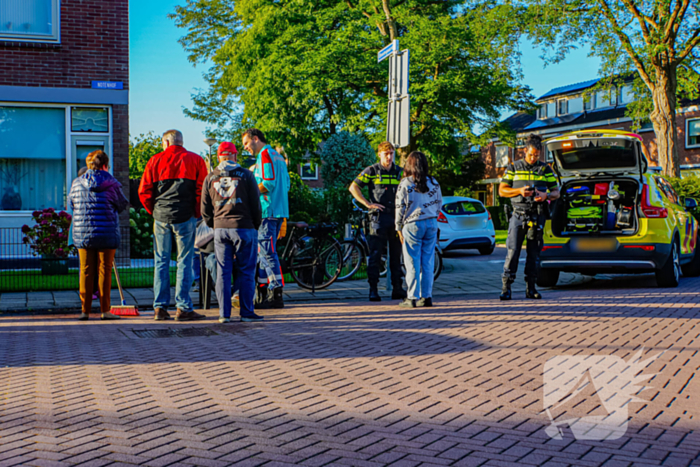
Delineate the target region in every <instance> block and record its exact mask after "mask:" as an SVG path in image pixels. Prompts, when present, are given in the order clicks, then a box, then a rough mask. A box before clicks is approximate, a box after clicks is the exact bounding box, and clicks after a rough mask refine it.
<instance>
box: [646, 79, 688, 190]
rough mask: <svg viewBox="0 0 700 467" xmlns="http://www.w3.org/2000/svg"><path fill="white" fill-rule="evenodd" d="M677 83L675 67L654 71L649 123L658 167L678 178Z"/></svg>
mask: <svg viewBox="0 0 700 467" xmlns="http://www.w3.org/2000/svg"><path fill="white" fill-rule="evenodd" d="M677 86H678V82H677V76H676V68H675V67H671V66H669V67H663V68H661V67H660V68H657V69H656V86H655V88H654V90H653V91H652V99H653V101H654V111H653V112H652V113H651V115H650V118H651V123H652V124H653V125H654V133H656V145H657V150H658V154H659V165H660V166H661V169H662V170H663V173H664V175H668V176H669V177H679V176H680V174H681V172H680V163H679V157H678V148H677V147H676V143H677V141H678V139H677V138H678V131H677V128H676V90H677Z"/></svg>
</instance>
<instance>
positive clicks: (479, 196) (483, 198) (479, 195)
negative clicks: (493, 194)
mask: <svg viewBox="0 0 700 467" xmlns="http://www.w3.org/2000/svg"><path fill="white" fill-rule="evenodd" d="M486 194H487V193H486V192H485V191H477V192H476V193H474V197H475V198H476V199H478V200H479V201H481V204H484V205H485V204H486Z"/></svg>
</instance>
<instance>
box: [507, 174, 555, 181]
mask: <svg viewBox="0 0 700 467" xmlns="http://www.w3.org/2000/svg"><path fill="white" fill-rule="evenodd" d="M513 180H525V181H528V180H532V181H546V180H547V177H545V176H544V175H535V174H531V173H528V174H527V175H519V174H516V175H515V176H514V177H513Z"/></svg>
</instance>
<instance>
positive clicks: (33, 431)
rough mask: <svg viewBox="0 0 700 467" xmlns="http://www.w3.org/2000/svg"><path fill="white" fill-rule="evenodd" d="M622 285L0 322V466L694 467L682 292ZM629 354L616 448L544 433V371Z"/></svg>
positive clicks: (694, 358) (694, 391)
mask: <svg viewBox="0 0 700 467" xmlns="http://www.w3.org/2000/svg"><path fill="white" fill-rule="evenodd" d="M637 283H638V280H637ZM624 285H625V287H624V288H620V287H615V284H612V285H609V286H608V287H599V288H594V287H593V286H581V287H579V288H573V289H570V290H557V291H549V292H548V293H547V295H546V296H545V300H542V301H534V300H529V301H526V300H523V299H519V300H514V301H512V302H505V303H504V302H500V301H498V300H497V299H494V297H493V296H492V295H476V294H472V295H465V296H459V295H455V296H452V297H449V298H448V297H445V298H442V299H440V300H439V301H438V300H436V302H437V305H438V306H436V307H434V308H432V309H429V308H421V309H415V310H406V309H400V308H398V307H397V306H396V304H395V303H396V302H393V303H391V302H381V303H379V304H373V303H369V302H357V301H354V302H342V301H338V302H329V301H326V302H322V303H309V304H296V305H294V304H293V305H291V306H288V307H287V308H285V309H284V310H280V311H277V312H274V313H267V314H266V320H265V322H263V323H232V324H227V325H222V324H218V322H217V321H216V318H215V315H216V311H210V312H208V315H209V317H210V318H209V319H208V320H206V321H205V322H199V323H196V324H193V323H176V322H173V321H170V322H165V323H163V322H155V321H153V320H152V319H151V318H152V313H151V314H149V313H146V314H144V316H142V317H140V318H131V319H124V320H121V321H119V322H102V321H99V320H97V319H92V320H90V321H89V322H87V323H81V322H78V321H75V319H74V318H75V316H74V315H70V316H67V315H66V316H64V315H44V316H4V317H0V343H1V344H0V465H8V466H9V465H31V466H69V465H93V466H103V465H113V466H116V465H149V466H166V465H182V466H192V465H196V466H226V465H249V466H254V465H265V466H284V465H308V466H324V465H344V466H358V467H361V466H384V465H392V466H419V465H420V466H447V465H454V466H478V465H483V466H533V465H545V466H551V467H553V466H565V465H574V466H591V467H592V466H632V465H635V466H652V465H669V466H687V465H699V464H700V437H699V436H698V431H696V428H697V425H698V421H699V420H700V410H699V409H698V408H699V407H700V402H699V401H698V392H699V390H700V385H698V378H699V376H698V375H696V373H698V369H699V367H700V347H699V345H700V340H699V336H700V326H699V323H698V317H699V316H700V315H698V309H699V307H700V305H698V296H699V295H700V279H683V282H682V284H681V287H680V288H678V289H658V288H646V287H642V288H626V287H629V286H630V285H632V286H634V284H630V283H625V284H624ZM191 328H205V329H208V330H209V331H206V332H208V333H209V334H211V335H209V336H207V337H196V336H194V337H187V336H188V332H187V331H186V329H191ZM167 329H170V330H173V332H172V336H171V337H165V338H155V337H148V336H145V337H144V336H142V337H139V335H137V334H143V333H135V332H134V331H145V330H167ZM176 331H178V332H176ZM642 346H643V348H644V352H643V355H644V357H645V358H646V357H649V356H652V355H656V354H660V355H659V357H658V358H657V359H656V360H654V361H653V363H652V364H651V365H650V366H649V367H648V368H646V370H645V372H647V373H656V375H655V376H653V377H652V378H651V379H650V381H649V382H648V386H650V387H651V388H650V389H647V390H645V391H643V392H642V393H641V394H640V398H642V399H644V400H646V402H633V403H630V404H629V409H630V410H629V414H630V418H629V425H628V429H627V432H626V434H625V435H624V436H623V437H622V438H620V439H617V440H606V441H586V440H575V439H574V438H573V436H572V434H571V431H570V430H568V429H565V430H564V437H563V439H562V440H555V439H551V438H550V437H549V436H548V435H547V434H546V433H545V431H544V429H545V428H546V427H547V426H548V425H549V421H550V420H549V418H548V416H547V415H546V414H544V413H543V368H544V365H545V362H546V361H547V360H548V359H549V358H551V357H554V356H558V355H591V354H595V355H615V356H618V357H621V358H623V359H625V360H628V359H630V358H631V357H632V356H633V355H634V354H635V353H636V352H637V351H638V350H639V349H640V348H642ZM599 409H600V403H599V402H596V400H595V399H594V398H587V399H585V400H583V401H581V402H580V404H578V405H577V406H575V407H573V408H571V414H572V415H578V416H581V415H586V414H590V413H594V412H595V411H596V410H599Z"/></svg>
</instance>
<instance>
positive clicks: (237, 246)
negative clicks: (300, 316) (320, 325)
mask: <svg viewBox="0 0 700 467" xmlns="http://www.w3.org/2000/svg"><path fill="white" fill-rule="evenodd" d="M237 154H238V151H236V147H235V146H234V145H233V143H228V142H226V143H221V145H220V146H219V150H218V152H217V155H218V158H219V165H218V167H217V168H216V169H214V170H213V171H212V172H211V173H210V174H209V175H208V176H207V178H206V179H205V180H204V186H203V187H202V218H203V219H204V222H206V224H207V225H208V226H209V227H211V228H213V229H214V249H215V251H216V270H217V274H216V298H217V300H218V301H219V322H221V323H228V322H230V321H231V274H232V271H233V269H234V267H235V269H236V271H237V274H236V288H237V289H238V290H239V295H240V309H241V311H240V313H241V321H248V322H250V321H261V320H262V319H263V317H262V316H259V315H257V314H255V312H254V311H253V296H254V294H255V268H256V265H257V250H258V233H257V229H258V228H259V227H260V223H261V222H262V207H261V205H260V191H259V190H258V184H257V181H256V180H255V176H254V175H253V173H252V172H251V171H250V170H248V169H245V168H243V167H241V166H240V165H238V163H237V162H236V160H237Z"/></svg>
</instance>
